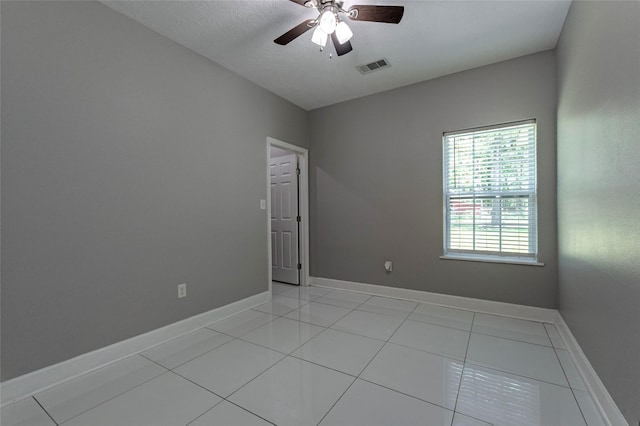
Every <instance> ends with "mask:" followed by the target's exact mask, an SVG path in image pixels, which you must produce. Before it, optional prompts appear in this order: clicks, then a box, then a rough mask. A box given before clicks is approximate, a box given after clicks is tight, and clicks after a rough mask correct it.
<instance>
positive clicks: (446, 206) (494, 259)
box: [440, 119, 544, 266]
mask: <svg viewBox="0 0 640 426" xmlns="http://www.w3.org/2000/svg"><path fill="white" fill-rule="evenodd" d="M522 125H532V127H533V138H532V139H533V141H532V142H533V147H532V148H530V149H531V150H532V152H533V154H534V158H533V178H532V179H530V180H529V182H530V183H531V184H532V186H533V188H532V189H531V190H529V191H524V190H523V191H520V193H519V194H518V193H517V192H505V191H503V190H502V189H501V190H499V191H496V196H497V197H498V198H500V199H503V198H515V197H525V198H526V199H527V200H533V207H532V209H533V212H532V213H529V214H530V215H532V216H533V217H532V218H530V219H529V225H528V226H527V232H528V239H529V241H532V238H533V242H532V243H531V244H532V246H533V250H531V249H532V246H530V247H529V251H528V252H527V253H522V254H520V253H513V252H501V251H487V250H477V249H476V250H462V249H451V248H450V246H451V221H450V218H451V215H450V213H451V208H450V199H451V189H450V188H449V187H448V186H450V185H449V181H448V174H449V158H448V155H449V153H450V151H449V143H450V138H451V137H452V136H454V137H456V136H463V135H474V134H477V133H480V132H487V131H491V130H496V131H499V130H501V129H508V128H510V127H515V126H522ZM537 139H538V133H537V120H536V119H527V120H519V121H513V122H507V123H500V124H494V125H489V126H482V127H474V128H468V129H462V130H456V131H449V132H443V134H442V158H443V167H442V172H443V255H442V256H440V258H441V259H445V260H468V261H478V262H490V263H514V264H523V265H534V266H544V264H543V263H540V262H538V256H539V249H538V235H539V223H538V184H537V180H538V152H537V145H538V141H537ZM474 173H475V172H473V173H472V175H473V176H474V177H475V174H474ZM525 193H526V194H525ZM477 194H478V191H476V190H475V189H472V190H471V191H469V192H468V193H467V195H462V196H460V194H459V196H458V197H456V198H458V199H465V197H470V198H469V199H471V200H472V208H473V209H474V212H475V209H476V208H477V207H476V204H475V203H476V200H477V199H478V198H477V197H476V195H477ZM503 194H504V195H503ZM484 198H486V195H485V197H484ZM474 215H475V213H474ZM504 223H505V222H504V221H503V219H502V217H501V220H500V224H499V225H498V226H499V228H500V232H502V228H503V227H504V226H505V225H504ZM472 226H473V233H474V238H475V233H476V231H477V228H476V226H477V225H476V223H475V218H474V223H473V225H472ZM500 244H502V235H501V236H500Z"/></svg>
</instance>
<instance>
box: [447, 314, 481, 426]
mask: <svg viewBox="0 0 640 426" xmlns="http://www.w3.org/2000/svg"><path fill="white" fill-rule="evenodd" d="M475 320H476V312H473V316H472V317H471V328H470V329H469V337H468V338H467V348H466V349H465V351H464V360H463V361H462V372H461V373H460V383H458V392H457V393H456V402H455V404H453V417H455V416H456V412H457V410H458V400H459V399H460V390H461V389H462V379H463V378H464V369H465V368H466V367H467V354H468V353H469V346H470V345H471V333H473V323H474V322H475ZM451 423H452V424H453V419H452V420H451Z"/></svg>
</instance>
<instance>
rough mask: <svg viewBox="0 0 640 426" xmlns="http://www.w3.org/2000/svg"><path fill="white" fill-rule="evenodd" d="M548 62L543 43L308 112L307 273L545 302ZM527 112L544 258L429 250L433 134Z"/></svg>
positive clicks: (433, 241)
mask: <svg viewBox="0 0 640 426" xmlns="http://www.w3.org/2000/svg"><path fill="white" fill-rule="evenodd" d="M555 67H556V63H555V56H554V52H551V51H547V52H542V53H539V54H534V55H529V56H525V57H522V58H518V59H515V60H510V61H506V62H502V63H498V64H495V65H490V66H486V67H482V68H477V69H474V70H470V71H466V72H462V73H458V74H453V75H450V76H446V77H442V78H438V79H435V80H430V81H427V82H424V83H420V84H416V85H412V86H408V87H404V88H401V89H396V90H392V91H389V92H385V93H381V94H377V95H372V96H368V97H365V98H360V99H356V100H353V101H349V102H345V103H341V104H338V105H334V106H329V107H326V108H322V109H318V110H315V111H312V112H311V117H310V128H311V133H310V135H311V142H310V144H311V148H310V162H311V163H310V164H311V167H310V169H311V170H310V185H311V188H310V204H311V206H310V212H311V224H310V233H311V247H310V251H311V275H313V276H317V277H325V278H334V279H340V280H347V281H356V282H363V283H370V284H378V285H385V286H391V287H403V288H409V289H416V290H425V291H430V292H437V293H446V294H453V295H459V296H468V297H476V298H481V299H491V300H498V301H505V302H512V303H520V304H525V305H534V306H542V307H549V308H554V307H556V296H557V294H556V292H557V286H556V284H557V268H556V201H555V196H556V168H555V164H556V157H555V156H556V144H555V135H556V113H555V105H556V72H555ZM383 72H384V71H383ZM363 78H366V76H364V77H363ZM528 118H536V119H537V120H538V186H539V229H540V232H539V253H540V256H539V259H540V261H541V262H544V263H545V264H546V265H545V266H544V267H533V266H521V265H505V264H490V263H478V262H465V261H451V260H440V259H439V258H438V257H439V256H440V255H442V245H443V243H442V238H443V237H442V235H443V207H442V206H443V202H442V133H443V132H445V131H451V130H459V129H466V128H470V127H475V126H483V125H488V124H496V123H504V122H509V121H514V120H521V119H528ZM385 259H389V260H392V261H393V262H394V270H393V272H392V273H390V274H387V273H385V271H384V268H383V262H384V260H385Z"/></svg>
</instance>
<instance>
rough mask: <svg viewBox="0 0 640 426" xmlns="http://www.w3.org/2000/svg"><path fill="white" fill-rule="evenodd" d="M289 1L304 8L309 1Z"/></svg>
mask: <svg viewBox="0 0 640 426" xmlns="http://www.w3.org/2000/svg"><path fill="white" fill-rule="evenodd" d="M289 1H292V2H294V3H298V4H299V5H300V6H306V5H305V3H307V2H308V1H309V0H289Z"/></svg>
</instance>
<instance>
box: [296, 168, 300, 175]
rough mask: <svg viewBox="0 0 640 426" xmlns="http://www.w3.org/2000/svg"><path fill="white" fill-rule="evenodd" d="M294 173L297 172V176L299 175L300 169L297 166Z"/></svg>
mask: <svg viewBox="0 0 640 426" xmlns="http://www.w3.org/2000/svg"><path fill="white" fill-rule="evenodd" d="M296 174H297V175H298V176H300V169H299V168H298V169H296Z"/></svg>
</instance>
